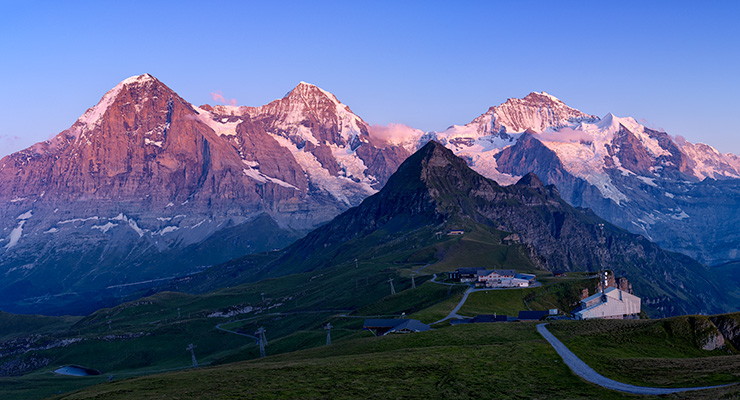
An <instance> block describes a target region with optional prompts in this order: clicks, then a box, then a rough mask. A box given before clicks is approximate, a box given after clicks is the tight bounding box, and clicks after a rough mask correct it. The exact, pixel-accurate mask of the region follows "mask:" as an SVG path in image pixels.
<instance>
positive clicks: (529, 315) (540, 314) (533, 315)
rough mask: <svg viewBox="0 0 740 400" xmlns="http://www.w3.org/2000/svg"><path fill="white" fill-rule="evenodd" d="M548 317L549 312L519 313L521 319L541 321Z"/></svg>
mask: <svg viewBox="0 0 740 400" xmlns="http://www.w3.org/2000/svg"><path fill="white" fill-rule="evenodd" d="M547 315H548V312H547V311H519V319H540V318H542V317H546V316H547Z"/></svg>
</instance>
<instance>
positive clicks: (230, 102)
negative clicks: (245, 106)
mask: <svg viewBox="0 0 740 400" xmlns="http://www.w3.org/2000/svg"><path fill="white" fill-rule="evenodd" d="M211 98H212V99H213V101H217V102H219V103H221V104H228V105H230V106H236V105H237V102H236V99H229V100H226V98H225V97H224V94H223V92H221V91H220V90H217V91H215V92H211Z"/></svg>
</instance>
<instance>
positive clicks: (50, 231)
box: [44, 228, 59, 233]
mask: <svg viewBox="0 0 740 400" xmlns="http://www.w3.org/2000/svg"><path fill="white" fill-rule="evenodd" d="M57 232H59V229H57V228H49V230H48V231H46V232H44V233H57Z"/></svg>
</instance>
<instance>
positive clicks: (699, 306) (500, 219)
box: [163, 141, 729, 316]
mask: <svg viewBox="0 0 740 400" xmlns="http://www.w3.org/2000/svg"><path fill="white" fill-rule="evenodd" d="M451 231H458V232H460V231H462V232H464V233H463V235H467V236H465V237H464V238H463V240H458V241H454V240H453V241H452V242H450V239H449V237H450V235H447V234H446V233H447V232H451ZM429 247H433V248H434V250H433V251H431V252H430V250H429ZM476 252H477V253H479V254H477V256H476V257H470V256H468V257H460V256H459V254H461V253H468V254H473V253H476ZM394 254H395V255H396V258H400V259H402V260H403V261H404V262H410V261H411V260H414V259H418V260H420V261H421V260H423V261H425V262H427V263H428V264H431V265H432V266H435V267H436V266H439V265H445V266H446V268H447V269H454V268H461V267H476V266H479V265H480V264H481V263H485V265H487V266H489V267H491V268H502V269H507V268H510V269H516V270H519V271H522V270H532V271H560V272H568V271H574V272H596V271H598V270H599V269H600V268H601V266H602V265H603V266H605V267H607V266H608V268H610V269H612V270H613V271H614V272H615V273H616V274H618V275H619V276H627V277H629V279H630V281H631V282H632V283H633V284H634V288H635V291H636V293H639V294H640V296H641V297H642V299H643V302H644V304H645V309H647V310H649V311H648V312H649V313H650V314H651V315H653V316H666V315H676V314H686V313H697V312H702V313H712V312H718V311H720V310H723V309H725V308H727V307H728V303H729V302H728V298H727V297H726V296H725V295H724V294H723V292H722V290H721V288H722V286H723V285H722V284H721V283H720V282H716V281H715V280H714V279H713V278H712V275H711V272H710V270H709V269H708V268H707V267H705V266H703V265H701V264H700V263H698V262H697V261H695V260H693V259H691V258H690V257H688V256H685V255H682V254H677V253H671V252H667V251H665V250H663V249H661V248H660V247H658V246H657V245H656V244H654V243H652V242H650V241H649V240H647V239H646V238H645V237H643V236H641V235H638V234H633V233H629V232H627V231H625V230H623V229H621V228H618V227H616V226H614V225H612V224H610V223H608V222H606V221H604V220H603V219H601V218H599V217H598V216H597V215H595V214H594V213H593V212H592V211H591V210H588V209H576V208H574V207H573V206H571V205H569V204H568V203H567V202H565V201H564V200H563V199H562V198H561V197H560V195H559V193H558V190H557V188H556V187H555V186H554V185H548V186H545V185H544V184H543V183H542V181H541V180H540V179H539V178H538V177H537V176H536V175H535V174H532V173H529V174H527V175H525V176H524V177H522V178H521V179H520V180H519V181H518V182H516V183H515V184H512V185H508V186H501V185H499V184H498V183H496V182H495V181H493V180H491V179H488V178H485V177H483V176H482V175H480V174H478V173H477V172H475V171H473V170H472V169H471V168H469V167H468V166H467V164H466V162H465V161H464V160H463V159H461V158H459V157H457V156H455V155H454V154H453V152H452V151H450V150H449V149H447V148H446V147H444V146H442V145H441V144H439V143H437V142H436V141H429V142H428V143H427V144H426V145H424V147H422V148H421V149H420V150H419V151H417V152H416V153H414V154H413V155H412V156H411V157H409V158H407V159H406V161H404V163H403V164H401V166H400V167H399V169H398V171H397V172H396V173H395V174H393V175H392V176H391V178H390V179H389V180H388V183H387V184H386V185H385V186H384V187H383V189H382V190H380V192H378V193H377V194H375V195H372V196H370V197H368V198H367V199H365V200H364V201H363V202H362V203H361V204H360V205H359V206H357V207H353V208H351V209H349V210H347V211H346V212H344V213H342V214H340V215H339V216H337V217H336V218H334V219H333V220H332V221H330V222H329V223H327V224H325V225H323V226H321V227H319V228H317V229H315V230H313V231H312V232H310V233H309V234H308V235H307V236H305V237H304V238H301V239H299V240H297V241H296V242H295V243H293V244H291V245H290V246H288V247H286V248H285V249H284V250H282V251H280V252H276V254H274V255H273V257H265V256H264V255H260V256H257V257H255V256H246V257H244V258H242V259H237V260H234V261H231V262H228V263H225V264H223V265H219V266H216V267H213V268H211V269H209V270H206V271H204V272H202V273H200V274H196V275H191V276H187V277H182V278H179V279H176V280H174V281H173V282H171V283H170V284H169V286H166V287H164V288H163V289H166V290H175V291H186V292H193V293H204V292H207V291H210V290H215V289H217V288H220V287H226V286H233V285H237V284H242V283H247V282H255V281H259V280H263V279H266V278H272V277H280V276H285V275H289V274H296V273H305V272H311V271H315V272H314V273H319V271H322V270H326V269H328V268H330V267H334V266H337V265H347V264H352V261H353V260H355V262H358V261H359V262H360V263H376V264H379V265H382V264H383V262H382V261H381V260H382V259H383V258H384V257H389V256H390V255H394ZM403 254H406V256H405V257H403V256H402V255H403ZM373 260H375V261H373ZM425 268H429V267H423V268H421V269H419V270H418V271H417V273H429V271H424V272H422V271H423V270H424V269H425ZM437 268H440V267H437ZM441 268H445V267H441ZM327 273H328V272H327Z"/></svg>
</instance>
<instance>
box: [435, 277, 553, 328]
mask: <svg viewBox="0 0 740 400" xmlns="http://www.w3.org/2000/svg"><path fill="white" fill-rule="evenodd" d="M432 282H434V283H436V284H439V285H449V286H453V285H459V283H457V284H455V283H445V282H437V274H434V277H433V278H432ZM539 286H542V283H541V282H536V283H535V284H534V285H532V286H529V287H539ZM520 289H527V288H520V287H515V288H478V289H476V288H474V287H473V286H471V287H469V288H468V290H466V291H465V293H464V294H463V297H462V299H461V300H460V302H459V303H457V305H456V306H455V308H453V309H452V311H450V313H449V314H447V316H446V317H444V318H442V319H440V320H439V321H436V322H432V323H431V325H434V324H438V323H440V322H445V321H447V320H448V319H452V318H455V319H463V318H471V317H466V316H464V315H460V314H458V313H457V312H458V311H460V309H461V308H462V306H463V304H465V301H466V300H468V296H470V293H475V292H487V291H489V290H520Z"/></svg>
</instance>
